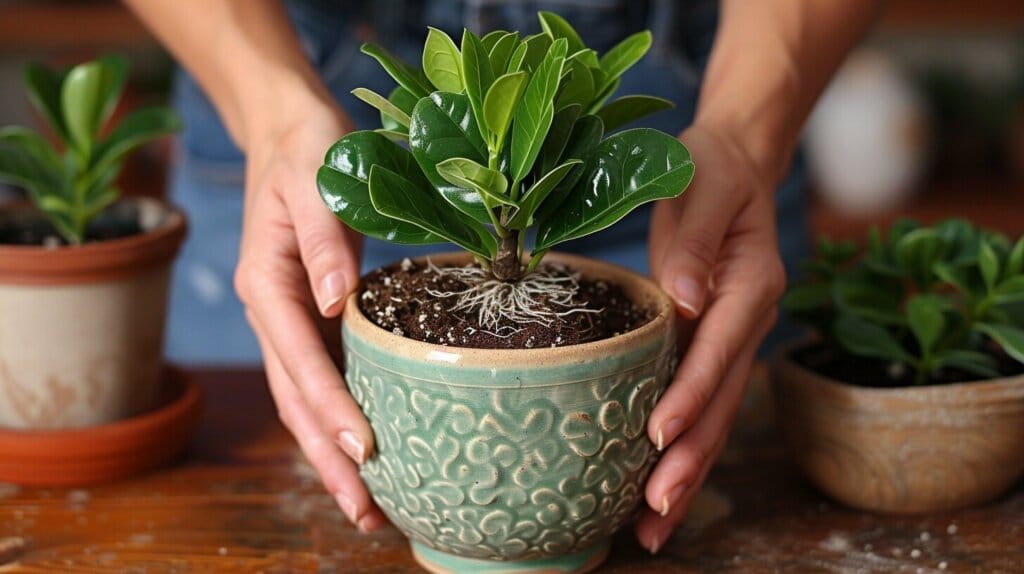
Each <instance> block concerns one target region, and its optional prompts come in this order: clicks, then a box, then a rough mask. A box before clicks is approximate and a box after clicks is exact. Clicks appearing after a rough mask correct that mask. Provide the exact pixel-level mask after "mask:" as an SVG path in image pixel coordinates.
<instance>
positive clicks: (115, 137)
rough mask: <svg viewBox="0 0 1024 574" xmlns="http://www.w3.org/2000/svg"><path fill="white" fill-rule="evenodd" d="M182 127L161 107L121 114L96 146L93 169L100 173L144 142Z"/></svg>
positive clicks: (177, 120)
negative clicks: (112, 127)
mask: <svg viewBox="0 0 1024 574" xmlns="http://www.w3.org/2000/svg"><path fill="white" fill-rule="evenodd" d="M182 126H183V123H182V121H181V118H179V117H178V115H177V114H176V113H174V112H173V111H172V110H170V109H168V108H164V107H151V108H141V109H138V110H135V111H134V112H132V113H130V114H128V115H127V116H125V118H124V119H123V120H121V121H120V122H118V124H117V126H116V127H114V131H112V132H111V133H110V135H109V136H108V137H107V138H106V139H105V140H103V141H102V142H100V144H99V146H97V147H96V153H95V154H94V160H93V165H94V167H93V171H94V172H97V173H102V172H103V171H105V170H108V169H110V168H112V167H113V166H115V165H118V164H120V162H121V161H122V160H123V159H124V158H125V156H126V155H128V153H130V152H131V151H132V150H134V149H136V148H138V147H139V146H141V145H143V144H145V143H146V142H150V141H153V140H155V139H158V138H161V137H164V136H167V135H170V134H173V133H175V132H177V131H179V130H180V129H181V128H182Z"/></svg>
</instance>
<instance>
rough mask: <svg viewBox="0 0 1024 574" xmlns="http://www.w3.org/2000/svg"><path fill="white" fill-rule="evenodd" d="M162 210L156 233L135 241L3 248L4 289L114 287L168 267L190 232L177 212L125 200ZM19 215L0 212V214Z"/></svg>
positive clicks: (150, 201) (0, 279)
mask: <svg viewBox="0 0 1024 574" xmlns="http://www.w3.org/2000/svg"><path fill="white" fill-rule="evenodd" d="M121 202H127V203H135V204H138V205H141V206H149V207H152V208H154V209H159V210H161V212H162V214H163V219H162V221H160V222H159V223H158V224H157V225H156V226H155V227H154V228H152V229H150V230H148V231H144V232H143V233H139V234H136V235H131V236H128V237H120V238H117V239H108V240H104V241H95V242H91V243H85V244H83V245H77V246H60V247H56V248H51V247H44V246H41V245H0V284H15V285H68V284H79V283H94V282H101V281H110V280H114V279H119V278H122V277H126V276H131V275H135V274H137V273H138V272H139V271H141V270H145V269H149V268H151V267H154V266H158V265H162V264H166V263H169V262H170V261H171V260H173V259H174V257H175V255H177V253H178V249H179V248H180V246H181V243H182V241H183V240H184V239H185V234H186V232H187V229H188V223H187V218H186V217H185V214H184V213H183V212H182V211H181V210H180V209H178V208H177V207H175V206H173V205H171V204H170V203H167V202H165V201H161V200H158V199H154V198H150V197H135V198H125V199H122V200H121ZM12 209H21V207H19V206H17V205H15V206H10V205H8V206H0V211H4V210H12Z"/></svg>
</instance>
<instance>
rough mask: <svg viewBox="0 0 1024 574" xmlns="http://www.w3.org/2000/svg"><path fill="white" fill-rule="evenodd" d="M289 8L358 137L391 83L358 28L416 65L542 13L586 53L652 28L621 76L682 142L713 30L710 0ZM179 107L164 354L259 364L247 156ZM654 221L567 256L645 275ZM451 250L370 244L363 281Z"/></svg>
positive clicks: (789, 191)
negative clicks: (239, 277) (245, 226)
mask: <svg viewBox="0 0 1024 574" xmlns="http://www.w3.org/2000/svg"><path fill="white" fill-rule="evenodd" d="M286 6H287V8H288V12H289V16H290V18H291V20H292V23H293V24H294V26H295V28H296V30H297V31H298V34H299V36H300V38H301V41H302V43H303V47H304V49H305V51H306V53H307V55H308V56H309V58H310V60H311V62H312V63H313V64H314V65H315V66H316V67H317V69H319V70H320V71H321V74H322V76H323V78H324V81H325V83H326V84H327V86H328V87H329V89H330V90H331V92H332V93H333V94H334V95H335V97H336V98H337V99H338V100H339V102H340V103H341V104H342V105H343V106H344V108H345V109H346V111H347V112H348V113H349V114H350V115H351V116H352V118H353V120H354V121H355V123H356V125H357V126H358V127H359V128H361V129H372V128H374V127H378V125H379V116H378V114H377V113H376V111H375V110H373V109H371V108H370V107H369V106H366V105H365V104H362V103H361V102H358V101H357V100H356V99H355V98H354V97H352V96H351V94H350V93H349V92H350V91H351V90H352V89H353V88H355V87H358V86H366V87H369V88H371V89H373V90H375V91H377V92H380V93H387V92H388V91H390V89H391V88H392V87H393V83H392V80H391V79H390V78H388V77H387V76H386V74H384V73H383V72H382V71H381V70H380V68H379V67H378V65H377V64H376V62H374V61H372V60H371V59H370V58H368V57H364V56H362V55H361V54H359V51H358V48H359V45H360V44H361V42H362V39H361V38H360V37H359V35H358V34H357V32H356V30H357V28H360V29H364V30H365V29H372V30H374V32H375V34H376V35H377V37H378V39H379V40H380V41H382V42H384V43H386V44H387V45H388V47H389V48H390V49H392V50H393V51H395V52H396V53H398V54H399V55H401V56H403V57H404V58H406V59H407V60H409V61H417V60H418V59H419V57H420V50H421V47H422V42H423V38H424V30H425V26H426V25H427V24H430V25H433V26H436V27H439V28H442V29H445V30H446V31H448V32H449V33H451V34H453V36H456V37H457V35H458V34H460V30H461V28H462V27H464V26H465V27H469V28H471V29H474V30H477V31H486V30H489V29H497V28H501V29H517V30H521V31H524V32H535V31H537V28H538V25H537V22H536V12H537V11H538V10H553V11H556V12H558V13H559V14H562V15H563V16H565V17H566V18H567V19H568V20H569V21H570V22H572V23H573V24H574V25H575V26H576V27H577V28H578V29H579V30H580V33H581V35H582V36H583V38H584V40H585V41H586V42H587V43H588V45H592V46H594V47H595V48H597V49H599V50H602V51H603V50H606V49H607V48H609V47H610V46H612V45H614V44H615V43H616V42H617V41H619V40H621V39H622V38H624V37H625V36H626V35H628V34H630V33H632V32H635V31H637V30H639V29H643V28H652V29H653V30H654V31H655V37H656V41H657V44H656V45H655V48H654V49H653V50H652V53H651V55H650V56H648V58H646V59H645V60H644V61H643V62H641V64H640V65H638V66H637V67H636V68H635V69H633V70H631V71H630V72H628V73H627V74H626V76H625V77H624V78H623V84H622V88H621V90H620V93H623V94H625V93H650V94H655V95H659V96H662V97H665V98H668V99H670V100H672V101H674V102H676V103H677V105H678V107H677V108H676V109H674V110H672V111H669V112H663V113H661V114H658V115H656V116H654V117H652V118H649V119H648V120H646V121H644V122H642V123H641V124H638V125H647V126H651V127H657V128H659V129H663V130H666V131H668V132H670V133H678V132H679V131H681V130H682V129H683V128H684V127H685V126H687V125H688V124H689V123H690V122H691V120H692V117H693V113H694V105H695V102H696V99H697V91H698V89H699V80H700V77H701V75H702V71H703V66H704V63H705V62H706V60H707V56H708V53H709V51H710V47H711V42H712V39H713V35H714V29H715V24H716V20H717V3H716V2H714V1H713V0H696V1H691V2H676V1H675V0H536V1H531V0H525V1H521V2H509V1H508V0H421V1H413V0H378V1H376V2H360V1H355V0H347V1H346V0H291V1H288V2H286ZM174 101H175V104H176V107H177V108H178V110H179V112H180V113H181V114H182V116H183V117H184V119H185V125H186V128H185V131H184V132H183V133H182V135H181V137H180V139H179V144H180V146H179V147H180V152H181V153H180V161H179V162H178V163H177V164H176V165H175V166H174V167H173V170H172V173H171V178H170V194H171V199H172V201H174V202H176V203H177V204H179V205H180V206H182V207H183V208H184V209H185V210H186V211H187V212H188V214H189V217H190V218H191V222H190V230H191V233H190V236H189V238H188V240H187V241H186V244H185V247H184V249H183V252H182V255H181V257H180V259H179V261H178V263H177V269H176V273H175V278H174V284H173V287H172V300H171V305H172V313H171V316H170V321H169V325H168V337H167V345H168V349H167V352H168V355H169V356H170V358H171V359H172V360H174V361H178V362H185V363H205V364H218V363H219V364H238V363H256V362H259V360H260V355H259V349H258V347H257V345H256V341H255V338H254V337H253V335H252V334H251V332H250V329H249V326H248V324H247V323H246V321H245V316H244V311H243V308H242V305H241V303H240V302H239V301H238V298H237V296H236V295H235V293H234V289H233V286H232V276H233V273H234V268H235V265H236V263H237V260H238V245H239V241H240V237H241V220H242V203H243V200H242V186H243V173H244V158H243V156H242V154H241V152H240V151H239V150H238V149H237V147H236V146H235V145H234V144H233V143H232V142H231V140H230V138H229V137H228V135H227V133H226V131H225V129H224V127H223V125H222V123H221V122H220V120H219V118H218V116H217V113H216V111H215V110H214V108H213V106H212V105H211V104H210V102H209V100H208V99H207V98H206V97H205V95H204V94H203V93H202V91H201V90H200V88H199V87H198V86H197V85H196V83H195V82H194V81H193V80H192V79H191V78H190V77H189V76H188V75H187V74H184V73H180V74H179V75H178V78H177V82H176V86H175V93H174ZM800 173H801V170H799V169H796V170H794V173H793V175H792V176H791V177H790V178H789V179H788V180H787V182H786V183H785V184H784V185H783V187H782V189H781V190H780V192H779V196H778V202H779V229H780V242H781V248H782V252H783V254H784V256H785V258H786V263H787V267H788V268H792V266H793V264H794V262H795V260H796V258H798V257H799V256H800V255H801V254H802V253H803V251H804V243H805V240H804V238H805V236H806V233H805V225H804V217H803V210H802V204H803V193H802V187H803V186H802V185H801V183H802V178H801V177H800V175H799V174H800ZM311 185H312V182H311ZM649 217H650V208H649V207H645V208H641V209H639V210H637V211H636V212H634V213H633V214H631V215H630V216H628V217H627V218H626V219H624V220H623V221H622V222H621V223H620V224H619V225H616V226H614V227H613V228H611V229H609V230H607V231H605V232H603V233H601V234H598V235H596V236H592V237H591V238H587V239H583V240H580V241H577V242H573V243H570V244H566V245H564V246H560V247H561V248H564V250H566V251H570V252H575V253H581V254H586V255H588V256H590V257H595V258H598V259H603V260H606V261H610V262H613V263H617V264H619V265H622V266H625V267H628V268H631V269H634V270H637V271H639V272H642V273H646V272H647V270H648V263H647V253H646V244H647V223H648V220H649ZM444 249H450V248H446V247H444V246H425V247H409V246H397V245H391V244H388V243H385V242H381V241H377V240H372V239H370V240H367V241H366V246H365V250H364V254H363V264H362V267H363V270H364V271H366V270H369V269H373V268H375V267H379V266H381V265H384V264H387V263H389V262H392V261H395V260H398V259H400V258H402V257H406V256H415V255H419V254H429V253H434V252H437V251H439V250H444Z"/></svg>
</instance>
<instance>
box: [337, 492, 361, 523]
mask: <svg viewBox="0 0 1024 574" xmlns="http://www.w3.org/2000/svg"><path fill="white" fill-rule="evenodd" d="M334 500H336V501H338V506H340V507H341V511H342V512H344V513H345V517H346V518H348V520H349V522H351V523H352V524H356V525H358V524H359V521H358V520H356V518H358V516H356V512H357V511H358V510H359V509H358V508H356V503H355V502H352V499H350V498H349V497H347V496H345V495H344V494H342V493H340V492H339V493H338V494H335V495H334Z"/></svg>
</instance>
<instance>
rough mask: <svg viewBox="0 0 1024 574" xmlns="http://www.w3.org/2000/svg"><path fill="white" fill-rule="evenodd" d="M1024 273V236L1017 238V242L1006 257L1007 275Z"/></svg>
mask: <svg viewBox="0 0 1024 574" xmlns="http://www.w3.org/2000/svg"><path fill="white" fill-rule="evenodd" d="M1020 274H1024V237H1021V238H1020V239H1018V240H1017V243H1016V244H1015V245H1014V246H1013V249H1011V250H1010V255H1009V256H1008V257H1007V259H1006V276H1007V277H1013V276H1014V275H1020Z"/></svg>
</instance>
